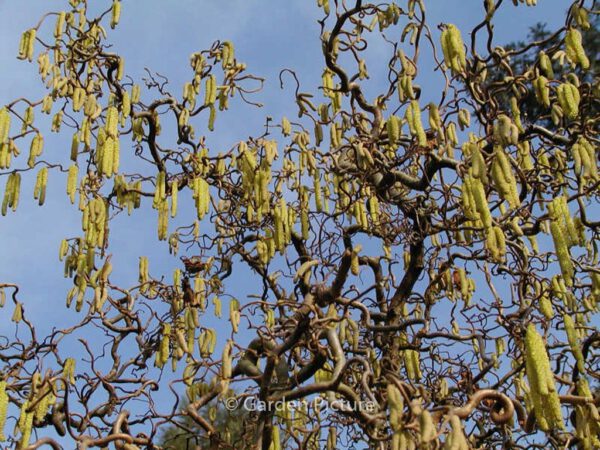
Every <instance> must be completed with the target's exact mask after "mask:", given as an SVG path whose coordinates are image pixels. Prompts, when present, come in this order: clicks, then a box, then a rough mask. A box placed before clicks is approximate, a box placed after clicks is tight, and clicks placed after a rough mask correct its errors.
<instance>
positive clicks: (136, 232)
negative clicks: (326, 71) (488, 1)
mask: <svg viewBox="0 0 600 450" xmlns="http://www.w3.org/2000/svg"><path fill="white" fill-rule="evenodd" d="M123 3H124V5H123V13H122V18H121V23H120V25H119V26H118V27H117V29H116V30H110V29H108V33H109V37H108V41H109V42H111V43H114V47H113V50H114V51H116V52H118V53H119V54H122V55H124V56H125V59H126V72H127V74H128V75H130V76H132V77H133V78H134V79H135V80H136V81H139V80H140V78H141V77H143V76H144V68H145V67H148V68H150V69H151V70H153V71H156V72H158V73H161V74H163V75H165V76H167V77H168V78H169V79H170V80H171V82H172V91H173V92H174V93H177V94H178V93H179V92H180V91H181V86H182V84H183V82H185V81H187V80H189V78H190V68H189V64H188V60H189V55H190V54H191V53H193V52H194V51H197V50H200V49H204V48H207V47H209V46H210V45H211V43H212V42H213V41H215V40H217V39H220V40H231V41H233V42H234V45H235V48H236V55H237V57H238V58H239V59H240V60H241V61H244V62H246V63H247V64H248V71H249V72H250V73H253V74H256V75H259V76H263V77H265V78H266V84H265V89H264V91H263V92H262V93H261V94H259V95H257V96H256V97H254V98H255V99H257V100H258V101H260V102H262V103H263V104H264V105H265V107H264V108H262V109H257V108H254V107H249V106H247V105H244V104H242V103H239V102H238V103H236V104H235V105H233V107H232V109H231V110H230V111H229V112H227V113H224V114H223V115H219V117H218V119H217V130H216V132H215V133H213V134H214V135H213V134H209V138H208V143H209V147H211V148H214V147H217V148H221V147H222V148H225V147H227V148H228V147H229V146H231V145H233V144H234V143H235V142H237V141H239V140H241V139H245V138H246V137H248V136H250V135H254V134H256V133H258V132H259V130H261V129H262V125H263V124H264V118H265V117H266V116H267V115H270V116H272V117H274V118H275V120H276V121H278V120H279V118H280V117H281V116H282V115H287V116H290V117H293V116H294V115H295V107H294V102H293V95H292V93H293V84H292V83H291V82H290V78H289V77H287V78H286V80H287V83H286V88H285V89H284V90H283V91H282V90H280V88H279V81H278V73H279V71H280V70H281V69H283V68H286V67H287V68H293V69H294V70H296V71H297V73H298V75H299V78H300V81H301V83H302V90H303V91H309V92H311V91H312V92H314V91H315V90H316V87H317V86H318V85H319V83H320V75H321V71H322V67H323V64H322V56H321V53H320V44H319V39H318V34H319V26H318V24H317V22H316V20H317V19H318V18H319V17H320V11H319V9H318V8H317V7H316V1H315V2H313V1H309V0H288V1H286V2H285V3H284V2H281V1H276V0H260V1H259V0H228V1H226V2H222V1H216V0H206V1H200V2H199V1H193V0H181V1H177V2H174V1H172V2H165V1H164V0H144V1H141V0H136V1H134V0H129V1H127V0H125V1H124V2H123ZM66 4H67V2H66V1H64V2H63V1H55V2H47V1H41V0H19V1H17V0H4V1H2V2H1V3H0V67H2V72H1V77H2V79H1V81H2V82H1V83H0V103H6V102H9V101H11V100H13V99H15V98H18V97H21V96H26V97H29V98H31V97H35V98H41V96H42V92H43V91H42V89H41V84H40V82H39V78H38V76H37V70H36V67H35V65H31V64H27V63H25V62H23V61H19V60H17V59H16V53H17V48H18V42H19V38H20V34H21V33H22V32H23V31H24V30H26V29H27V28H29V27H31V26H32V25H33V24H35V23H37V21H38V19H39V18H40V17H41V16H42V15H43V14H44V13H45V12H48V11H49V7H50V6H54V7H56V9H54V11H60V10H61V7H63V8H65V7H66ZM93 4H94V6H97V5H98V6H101V7H105V6H106V7H108V5H109V4H110V2H107V1H101V2H100V1H99V2H94V3H93ZM284 4H285V6H283V5H284ZM563 7H564V2H563V1H561V0H541V1H540V5H539V6H538V7H534V8H527V7H524V6H519V7H513V6H512V4H510V2H505V5H504V7H502V8H501V9H500V11H499V12H498V13H497V16H496V30H495V32H496V33H497V36H498V38H497V40H496V42H495V44H498V45H500V44H503V43H506V42H509V41H511V40H514V39H522V38H524V37H525V36H526V33H527V29H528V26H529V25H531V24H533V23H535V22H536V21H546V22H548V23H549V24H550V25H551V27H553V26H557V25H559V22H560V21H561V20H564V19H563V11H562V9H563ZM426 8H427V13H428V16H429V23H430V24H439V23H442V22H450V23H455V24H457V25H458V26H459V27H460V28H461V29H463V30H466V29H468V27H469V26H470V27H472V26H473V25H474V24H476V23H477V22H478V21H479V20H480V18H481V14H482V2H481V1H475V0H435V1H428V2H426ZM48 25H49V26H53V20H51V21H49V24H48ZM433 32H434V33H435V35H436V36H437V30H435V29H434V30H433ZM466 39H467V38H466V36H465V40H466ZM388 50H389V49H388V46H387V45H386V44H385V43H383V42H382V41H374V42H373V43H371V45H370V48H369V53H368V60H367V61H368V67H369V69H370V72H371V73H372V74H373V77H372V80H369V81H368V83H371V84H370V85H371V86H372V88H371V89H372V90H373V92H375V91H376V88H377V84H378V83H377V82H378V81H379V80H378V79H377V72H378V70H377V63H378V61H381V60H382V59H383V58H387V57H388V56H387V55H388V54H387V52H388ZM419 82H420V83H421V85H422V87H423V88H424V95H426V96H429V95H430V94H429V93H430V92H431V93H433V94H437V92H436V85H437V84H438V83H439V79H438V78H437V77H436V76H435V75H434V74H433V73H427V72H426V71H422V73H421V75H420V78H419ZM368 86H369V85H368ZM367 89H369V88H368V87H367ZM432 98H435V95H434V96H432ZM224 124H225V125H224ZM45 136H46V152H53V154H54V155H56V154H57V153H59V152H64V154H66V153H67V151H68V145H69V144H68V143H69V139H70V137H69V136H68V135H67V134H64V135H59V136H57V135H52V134H50V133H45ZM0 185H2V186H3V185H4V180H2V182H1V183H0ZM32 185H33V179H31V177H27V176H24V179H23V188H24V193H23V196H22V202H21V205H20V207H19V210H18V212H17V214H9V215H8V216H7V217H5V218H1V219H0V245H1V246H2V247H1V248H2V249H4V254H5V255H6V257H5V258H2V260H0V278H1V279H2V280H5V281H11V282H18V283H19V284H21V286H22V289H23V290H22V295H23V296H24V298H27V303H28V304H31V305H32V306H33V303H34V302H35V307H34V308H31V307H30V308H29V310H30V311H31V310H32V309H33V311H32V312H33V313H34V314H38V313H41V314H43V317H45V318H48V319H49V318H52V321H54V320H55V319H56V320H58V319H60V318H63V317H64V311H63V309H62V304H63V302H62V298H63V295H64V292H65V288H68V287H69V281H68V280H63V279H62V275H61V273H62V268H61V265H60V264H59V263H58V261H57V256H56V255H57V249H58V245H59V243H60V240H61V239H62V238H63V237H65V236H73V235H76V234H77V233H78V232H79V213H78V212H77V211H76V209H75V208H73V207H71V206H70V205H69V204H68V201H67V199H66V196H65V195H64V194H63V192H64V177H62V176H59V174H57V173H53V172H51V173H50V176H49V195H48V201H47V202H46V205H45V206H44V207H41V208H40V207H38V206H37V205H34V203H33V200H32V197H31V191H32ZM115 225H117V224H115ZM121 228H127V229H122V230H120V231H118V232H117V231H116V230H117V227H115V232H114V234H113V245H114V244H118V246H119V254H120V257H119V258H120V260H121V261H122V262H123V264H122V265H121V266H120V267H118V266H116V267H117V268H116V271H115V275H114V276H119V274H121V275H122V276H123V277H124V278H127V277H131V276H134V275H135V270H137V269H136V264H135V262H136V261H137V257H138V256H139V255H142V254H149V255H152V254H153V253H154V252H155V251H158V252H160V254H161V255H162V254H163V250H164V248H163V249H162V250H159V247H160V245H157V244H156V240H155V239H154V236H155V223H154V220H151V221H146V223H144V221H140V220H135V221H134V224H132V223H131V222H130V223H128V224H127V225H126V227H121ZM140 237H142V238H141V239H140ZM126 255H129V256H130V257H129V258H127V256H126ZM171 267H172V266H171ZM134 269H135V270H134ZM170 270H171V269H170V268H169V270H168V272H170ZM32 271H33V273H35V282H32V278H31V275H32ZM29 295H31V297H29ZM57 304H59V305H60V306H57Z"/></svg>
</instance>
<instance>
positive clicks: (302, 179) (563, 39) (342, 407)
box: [0, 0, 600, 450]
mask: <svg viewBox="0 0 600 450" xmlns="http://www.w3.org/2000/svg"><path fill="white" fill-rule="evenodd" d="M98 3H102V2H98ZM317 3H318V5H316V6H315V7H320V8H322V21H320V25H321V42H322V53H323V66H324V68H323V72H322V85H321V86H319V88H318V89H315V90H313V92H312V93H308V92H304V91H303V89H302V85H301V83H300V82H299V81H298V80H295V82H296V83H297V88H296V90H295V100H296V105H297V107H295V108H294V111H290V114H288V116H290V117H292V116H297V118H295V119H293V120H290V119H286V118H284V117H282V118H278V119H275V120H267V121H266V125H267V126H266V132H264V131H263V130H260V131H259V132H258V134H257V135H256V136H254V137H252V138H250V139H248V140H243V141H237V142H232V143H231V145H230V147H229V148H226V149H213V148H207V146H206V145H205V142H206V141H205V139H204V136H205V135H206V134H207V133H208V132H209V131H213V129H214V132H215V133H217V132H218V131H219V128H221V127H223V128H225V127H226V124H223V123H219V114H220V112H221V111H222V110H224V109H227V108H228V106H229V102H230V101H232V100H233V101H238V100H239V99H241V100H243V101H247V102H251V97H252V96H251V94H252V92H255V91H256V90H257V89H259V88H260V87H261V84H262V81H263V80H262V79H260V78H257V77H254V76H251V75H248V74H246V65H245V64H243V63H241V62H240V61H238V59H237V57H236V54H235V52H234V46H233V44H232V43H231V42H216V43H215V44H214V45H213V46H212V47H211V48H210V49H208V50H204V51H198V52H197V53H194V54H193V55H192V56H191V58H190V63H191V68H190V71H189V82H187V83H185V85H183V86H173V85H171V84H169V83H168V81H167V80H166V79H164V78H160V77H158V76H152V75H149V76H148V78H147V79H146V80H145V83H144V84H143V85H142V84H139V83H141V80H140V81H137V82H136V81H135V80H132V79H131V78H130V77H128V76H127V66H126V64H125V63H124V60H123V59H122V58H121V57H119V55H117V54H114V53H111V51H110V48H109V46H108V45H107V42H108V41H107V35H108V34H109V33H110V30H109V25H110V28H114V27H115V26H117V24H118V22H119V16H120V13H121V11H120V9H121V3H120V2H119V1H115V2H114V3H113V4H112V5H110V4H109V3H107V4H106V8H107V10H106V11H105V12H103V13H102V14H100V15H98V16H97V17H92V13H91V12H90V11H88V8H87V6H88V4H87V2H86V1H80V0H70V2H69V4H70V6H69V9H68V10H67V11H63V12H60V11H58V12H53V13H49V14H46V15H45V16H44V17H43V18H42V20H40V22H38V23H37V24H35V26H34V27H33V28H31V29H30V30H28V31H26V32H25V33H24V35H23V37H22V41H21V45H20V48H19V58H21V59H24V60H28V61H31V62H36V63H37V65H38V68H39V72H40V75H41V79H42V82H43V83H44V86H45V87H46V88H47V95H46V96H45V97H44V98H40V99H24V98H21V99H19V100H16V101H14V102H12V103H10V104H8V105H6V106H5V107H4V108H3V109H2V110H1V111H0V143H1V149H0V166H1V168H2V172H1V174H0V175H1V176H2V178H3V179H4V180H5V190H4V197H3V204H2V214H3V215H7V217H5V218H4V219H3V220H10V215H11V214H12V211H11V210H16V209H17V204H18V203H19V200H20V201H21V203H23V202H27V201H29V202H30V201H31V200H30V199H19V190H20V186H21V184H23V183H24V182H31V183H35V189H34V195H35V199H36V201H37V202H39V204H40V205H42V204H43V203H44V201H45V196H46V183H47V179H50V182H58V181H57V180H58V179H59V178H61V176H62V179H63V181H62V182H64V183H65V184H66V186H67V187H66V192H67V195H68V196H69V197H70V199H71V202H73V203H74V206H73V207H74V208H76V207H78V208H79V210H80V211H81V216H82V232H81V234H80V235H79V236H65V240H64V241H63V243H62V245H61V246H60V258H61V260H63V261H64V264H65V275H66V276H67V277H70V278H72V279H73V282H74V287H73V288H72V289H71V290H70V291H69V292H68V293H65V295H66V297H67V306H68V307H70V308H74V309H76V310H77V311H78V312H79V314H80V316H81V321H80V322H79V323H77V324H74V325H73V326H72V327H69V328H66V329H62V330H55V331H54V332H53V333H51V334H50V335H49V336H46V337H42V336H39V335H38V334H37V333H36V332H35V326H34V323H33V322H32V321H31V320H30V319H29V317H28V314H27V313H28V311H30V309H31V308H33V307H34V305H33V304H32V303H30V301H29V300H28V299H27V298H22V297H23V296H22V294H21V293H20V292H19V288H18V286H16V285H13V284H10V283H3V284H2V285H1V286H2V287H3V291H2V292H3V294H2V295H3V296H5V297H3V299H4V298H6V299H7V300H8V301H7V304H6V305H5V306H4V308H5V309H4V310H5V311H11V309H12V314H13V316H12V317H13V321H14V322H15V326H16V327H17V330H18V332H17V334H15V333H14V332H8V330H4V333H5V337H3V339H2V341H1V344H0V345H1V346H0V359H1V361H2V367H1V380H2V381H1V382H0V420H1V421H2V424H1V430H2V431H3V433H2V434H3V436H2V437H3V438H4V439H6V440H7V441H8V445H10V446H13V445H14V447H16V448H21V449H25V448H27V449H34V448H38V447H42V446H45V445H46V446H47V445H50V446H51V447H52V448H54V449H60V448H75V447H77V448H79V449H86V448H94V447H99V448H112V447H114V448H116V449H119V450H125V449H127V450H131V449H141V448H147V449H159V448H169V445H170V444H169V440H165V441H163V440H161V433H162V430H164V429H166V428H169V429H170V434H171V435H172V434H173V433H172V427H175V428H176V430H179V435H180V436H187V441H188V444H189V446H188V448H195V447H196V446H198V448H199V446H200V445H202V446H204V447H205V448H206V446H209V447H210V448H231V447H242V446H248V447H252V448H258V449H264V450H267V449H273V450H276V449H280V448H308V449H318V448H329V449H333V448H336V447H338V448H346V447H348V446H350V445H351V444H352V443H357V445H358V446H360V445H369V446H370V447H372V448H378V449H412V448H419V449H434V448H445V449H467V448H523V449H524V448H536V447H537V448H568V447H572V448H583V449H591V448H598V447H599V446H600V440H599V438H598V433H599V432H600V415H599V412H598V404H599V403H600V402H599V399H598V398H594V397H593V395H592V391H593V387H594V384H595V383H596V382H597V380H598V378H599V377H600V374H598V372H597V371H596V370H597V367H598V355H597V353H596V349H597V347H598V343H599V342H600V334H599V333H598V331H597V330H596V329H595V327H594V323H597V311H598V300H599V299H600V269H599V268H598V248H597V241H598V238H599V235H598V234H599V228H600V217H598V206H599V201H598V200H599V196H598V194H599V190H598V187H599V185H600V176H599V173H598V167H597V166H598V164H597V163H598V120H599V117H598V115H597V111H598V102H599V94H600V86H599V81H598V78H597V75H598V74H595V73H590V72H589V70H590V67H591V66H590V60H593V59H595V58H596V57H597V55H588V54H586V49H585V48H583V46H582V44H581V42H582V39H581V35H582V30H585V29H586V28H587V27H588V26H589V15H590V14H597V13H598V10H595V8H596V7H597V5H596V2H590V1H584V0H578V1H576V2H574V3H573V4H572V5H571V6H570V8H569V9H568V11H567V12H566V14H565V20H564V25H563V26H562V27H561V28H560V29H557V30H555V31H554V32H553V33H552V34H551V36H550V37H549V38H548V39H552V40H554V41H555V42H556V44H555V45H551V46H548V45H547V42H545V41H537V42H529V43H527V45H525V46H524V47H522V48H515V49H514V50H505V49H503V48H502V47H500V46H498V43H497V42H496V40H497V39H496V38H495V37H494V34H493V24H494V20H495V19H494V16H495V13H496V11H498V10H499V9H500V8H515V9H514V11H515V12H514V13H518V12H519V10H520V9H521V8H527V7H537V8H543V7H544V6H543V5H541V6H535V0H527V2H524V1H522V0H521V1H517V0H513V2H510V1H507V0H498V1H497V2H495V3H494V2H493V1H488V0H486V1H484V2H469V5H468V7H469V8H479V9H480V10H481V22H480V23H479V24H478V25H477V26H476V27H475V28H473V29H471V30H465V29H463V30H460V29H459V28H458V27H457V26H455V25H453V24H450V23H447V24H441V25H439V26H436V25H435V24H431V23H429V22H428V20H427V13H426V7H427V1H426V0H421V1H418V0H407V1H401V2H397V3H394V2H391V3H390V2H382V3H371V2H367V1H362V0H356V1H350V0H347V1H341V0H340V1H337V0H335V1H334V0H331V1H327V0H319V1H318V2H317ZM512 3H514V5H513V4H512ZM127 6H128V5H127V4H126V5H125V8H124V13H125V11H126V9H127ZM94 7H97V5H94ZM132 7H133V4H132ZM224 7H225V6H224ZM376 38H384V42H385V45H387V47H388V49H389V58H385V59H381V58H378V60H377V61H376V63H370V67H367V64H366V63H365V59H363V56H364V55H365V54H366V53H367V51H368V43H369V42H370V41H371V40H372V39H376ZM536 48H544V49H545V51H544V52H543V53H541V52H540V53H539V55H538V57H537V59H536V60H535V61H534V62H533V63H532V64H531V65H530V66H528V67H525V68H524V71H523V72H521V71H519V72H516V71H515V70H514V69H513V67H512V66H511V59H513V58H518V57H519V55H521V54H522V53H524V52H531V51H533V50H534V49H536ZM427 58H430V60H431V61H434V63H432V64H423V63H422V61H421V60H422V59H425V60H427ZM557 67H560V68H562V70H560V71H558V70H556V71H555V68H557ZM569 68H570V69H573V70H568V69H569ZM432 70H435V71H436V72H437V73H438V74H439V76H440V78H442V79H443V80H444V81H445V83H442V84H441V86H440V89H439V91H438V92H425V91H426V90H425V89H422V88H421V86H419V85H418V83H419V79H420V78H419V77H420V75H421V74H422V73H425V72H431V71H432ZM492 70H493V71H494V73H495V74H498V73H501V74H502V76H501V77H498V79H497V80H496V81H494V82H491V83H490V82H489V80H487V79H486V74H487V73H488V72H490V71H492ZM369 71H371V73H372V74H373V73H377V72H379V73H380V74H384V77H383V78H385V79H386V80H387V82H386V83H383V84H381V85H376V84H375V83H373V82H370V81H369V79H368V78H369ZM556 73H560V74H561V75H560V76H558V77H557V76H556V75H555V74H556ZM281 78H282V80H284V81H286V83H289V82H290V81H291V82H292V83H294V78H295V73H294V72H293V71H291V70H289V69H286V70H284V71H283V72H282V74H281ZM288 80H289V81H288ZM367 87H368V92H369V94H367ZM531 92H533V93H534V94H535V98H536V100H537V102H538V103H539V109H540V111H541V114H540V115H539V117H536V118H534V119H535V120H533V121H532V118H531V117H527V116H526V115H524V114H522V113H521V104H522V99H523V98H524V97H526V96H527V95H528V94H529V93H531ZM506 100H508V101H506ZM500 105H507V106H506V107H504V108H503V107H502V106H500ZM296 113H297V114H296ZM43 114H49V115H50V116H51V128H52V129H51V130H50V131H52V132H56V133H63V134H65V135H66V136H67V140H69V142H71V141H72V144H71V149H70V159H71V162H70V163H67V164H65V163H64V161H67V160H68V159H67V158H68V156H69V155H66V156H65V155H64V154H63V155H57V154H56V153H59V152H57V151H53V152H50V151H47V150H44V134H45V133H47V132H48V131H49V130H46V129H45V125H44V126H42V124H43V123H46V122H45V121H43V120H42V121H40V120H39V118H40V116H42V115H43ZM548 120H550V121H551V122H552V123H553V124H554V127H552V128H551V129H549V128H548V127H544V126H543V125H541V124H547V123H549V122H548ZM48 122H49V121H48ZM132 141H133V143H132ZM66 153H69V150H68V149H66ZM53 158H54V159H55V160H53ZM57 160H58V161H59V162H57ZM120 160H123V161H125V160H127V162H128V164H127V166H128V167H130V168H131V169H128V170H125V171H124V170H122V169H121V165H120V164H119V161H120ZM29 172H33V174H34V176H33V177H28V176H27V174H28V173H29ZM178 199H179V210H180V211H179V213H178ZM136 208H141V209H144V208H146V209H148V210H150V209H151V208H153V209H154V210H156V211H155V216H156V221H157V226H158V235H157V237H158V240H160V241H164V242H165V245H164V249H165V252H168V251H170V252H172V253H176V252H178V251H179V255H178V256H180V257H181V260H182V262H181V263H179V261H178V260H176V261H177V262H178V264H173V267H172V270H173V277H172V279H171V278H168V279H166V278H165V277H161V276H154V277H153V270H152V267H153V261H152V258H147V257H145V256H140V260H139V261H140V264H139V282H132V283H131V285H129V286H118V285H115V284H114V283H112V282H111V272H112V274H113V277H114V274H115V272H116V271H119V270H122V268H120V267H118V265H115V267H114V268H113V267H112V264H111V258H110V256H109V255H110V254H111V252H115V251H117V249H114V248H112V247H111V230H112V224H113V222H114V219H115V218H116V217H118V216H123V215H126V214H127V213H129V214H132V215H134V216H135V214H136V213H138V212H137V211H135V212H134V211H133V210H135V209H136ZM177 214H179V217H177V219H178V220H179V219H182V218H181V215H183V214H185V220H183V219H182V220H183V221H184V222H185V225H182V226H177V227H175V226H174V225H173V224H172V223H171V225H170V224H169V221H170V218H171V217H172V216H175V215H177ZM131 220H133V218H132V219H131ZM167 244H168V245H167ZM167 247H168V248H167ZM184 249H185V250H184ZM174 261H175V260H174ZM244 267H245V268H244ZM240 269H241V270H244V273H248V272H251V273H252V274H253V275H252V277H254V278H253V279H250V280H247V281H246V282H244V283H243V285H240V283H239V282H238V283H236V282H235V280H233V278H235V275H236V274H237V273H239V271H240ZM238 281H239V280H238ZM214 316H217V319H219V318H221V319H219V320H222V322H223V323H222V325H221V326H219V327H215V326H214V324H215V323H219V322H218V320H217V319H215V318H214ZM594 320H596V322H594ZM227 323H229V325H226V324H227ZM211 324H212V327H211V326H210V325H211ZM98 328H100V329H101V330H102V334H101V338H99V339H98V340H93V341H89V342H88V341H85V340H82V341H81V342H80V344H78V345H80V346H83V347H82V350H83V351H84V352H85V354H86V355H87V356H86V358H85V361H87V362H82V361H77V362H76V361H75V360H74V359H73V354H72V349H71V352H69V349H65V348H64V346H63V345H62V342H63V341H64V340H65V338H66V337H69V336H78V335H79V336H81V333H83V332H87V330H97V329H98ZM217 331H218V334H217ZM172 368H173V369H175V371H174V372H173V371H172ZM233 396H237V397H238V398H239V400H240V401H242V400H244V399H245V398H247V397H248V396H253V397H255V398H256V399H258V400H260V401H264V402H273V403H277V402H283V404H284V405H286V406H285V407H283V408H281V407H279V408H264V410H262V411H259V412H257V413H248V414H244V415H241V416H240V417H242V418H243V420H244V421H246V422H247V424H246V425H247V427H246V428H245V429H246V430H247V431H246V432H245V434H243V433H242V434H240V431H239V429H238V430H237V431H236V434H235V436H236V439H233V438H232V434H231V433H229V432H228V430H224V429H223V427H219V426H217V416H218V414H217V413H216V412H217V408H223V404H224V403H225V402H227V401H229V400H230V399H231V398H233ZM165 399H169V401H170V403H169V402H167V401H165ZM315 399H320V400H321V401H320V402H317V401H315ZM323 401H326V402H327V403H328V405H329V408H327V409H324V408H323V407H322V405H323ZM229 404H231V403H229ZM219 405H220V406H219ZM240 420H241V419H240ZM190 424H193V426H192V425H190ZM176 434H177V433H175V435H176ZM241 435H243V442H239V439H240V436H241ZM361 443H362V444H361Z"/></svg>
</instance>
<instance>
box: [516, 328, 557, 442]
mask: <svg viewBox="0 0 600 450" xmlns="http://www.w3.org/2000/svg"><path fill="white" fill-rule="evenodd" d="M525 372H526V374H527V379H528V380H529V387H530V394H531V399H532V402H533V408H534V411H535V416H536V420H537V423H538V425H539V427H540V428H541V429H542V430H544V431H547V430H549V429H551V428H559V429H563V428H564V424H563V418H562V413H561V410H560V400H559V398H558V393H557V391H556V386H555V384H554V376H553V373H552V369H551V368H550V360H549V359H548V353H547V351H546V346H545V344H544V341H543V339H542V337H541V336H540V335H539V334H538V332H537V330H536V329H535V325H533V324H531V323H530V324H529V325H528V327H527V331H526V333H525Z"/></svg>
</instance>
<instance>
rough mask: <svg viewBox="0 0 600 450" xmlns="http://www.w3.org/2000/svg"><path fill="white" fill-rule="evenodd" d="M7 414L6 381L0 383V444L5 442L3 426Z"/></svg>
mask: <svg viewBox="0 0 600 450" xmlns="http://www.w3.org/2000/svg"><path fill="white" fill-rule="evenodd" d="M7 412H8V394H7V393H6V381H5V380H2V381H0V442H4V441H5V440H6V436H4V426H5V425H6V415H7Z"/></svg>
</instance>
